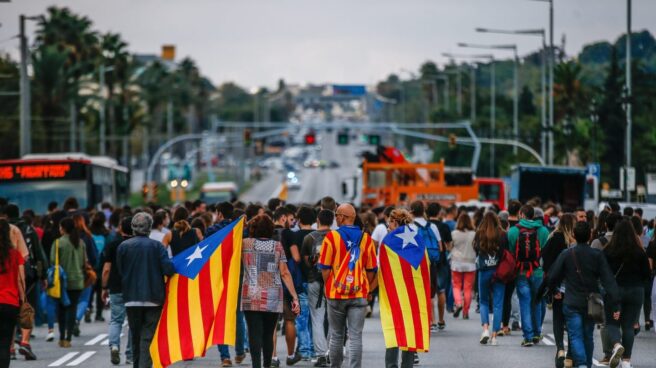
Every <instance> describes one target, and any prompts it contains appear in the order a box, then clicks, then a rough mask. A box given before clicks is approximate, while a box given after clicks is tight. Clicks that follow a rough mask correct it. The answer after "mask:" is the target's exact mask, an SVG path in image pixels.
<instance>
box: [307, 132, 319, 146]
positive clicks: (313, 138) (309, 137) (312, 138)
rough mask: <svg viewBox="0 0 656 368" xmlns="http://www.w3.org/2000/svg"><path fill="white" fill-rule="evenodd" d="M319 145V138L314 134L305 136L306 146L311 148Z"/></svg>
mask: <svg viewBox="0 0 656 368" xmlns="http://www.w3.org/2000/svg"><path fill="white" fill-rule="evenodd" d="M314 144H317V136H316V135H315V134H314V133H308V134H306V135H305V145H306V146H311V145H314Z"/></svg>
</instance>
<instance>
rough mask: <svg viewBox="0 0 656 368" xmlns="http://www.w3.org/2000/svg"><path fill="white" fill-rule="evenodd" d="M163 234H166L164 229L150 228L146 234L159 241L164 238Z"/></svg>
mask: <svg viewBox="0 0 656 368" xmlns="http://www.w3.org/2000/svg"><path fill="white" fill-rule="evenodd" d="M164 235H166V233H165V232H164V231H162V230H158V229H152V230H150V235H148V237H149V238H151V239H153V240H157V241H158V242H160V243H161V242H162V239H164Z"/></svg>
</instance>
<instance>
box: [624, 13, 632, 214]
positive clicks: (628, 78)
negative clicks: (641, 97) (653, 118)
mask: <svg viewBox="0 0 656 368" xmlns="http://www.w3.org/2000/svg"><path fill="white" fill-rule="evenodd" d="M631 98H632V96H631V0H626V143H625V146H626V168H625V169H624V176H625V177H624V188H625V190H626V201H627V202H631V191H630V190H629V181H628V176H629V175H628V173H629V168H630V167H631V128H632V123H633V122H632V116H631Z"/></svg>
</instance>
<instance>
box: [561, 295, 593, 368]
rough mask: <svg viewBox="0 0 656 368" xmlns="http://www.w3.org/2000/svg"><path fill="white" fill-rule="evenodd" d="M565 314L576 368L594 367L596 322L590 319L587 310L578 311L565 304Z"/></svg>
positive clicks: (570, 347)
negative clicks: (593, 354)
mask: <svg viewBox="0 0 656 368" xmlns="http://www.w3.org/2000/svg"><path fill="white" fill-rule="evenodd" d="M563 314H564V315H565V323H566V324H567V336H568V337H569V349H570V351H571V353H572V358H573V360H574V367H588V368H590V367H592V353H593V352H594V339H593V336H592V334H593V333H594V322H593V321H592V320H591V319H590V318H589V317H588V314H587V311H586V310H585V308H583V309H581V310H578V309H576V308H573V307H570V306H568V305H567V304H563Z"/></svg>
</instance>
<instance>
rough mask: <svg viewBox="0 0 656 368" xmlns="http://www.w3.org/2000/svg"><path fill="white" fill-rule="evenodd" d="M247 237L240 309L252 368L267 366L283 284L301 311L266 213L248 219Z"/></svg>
mask: <svg viewBox="0 0 656 368" xmlns="http://www.w3.org/2000/svg"><path fill="white" fill-rule="evenodd" d="M248 234H249V238H246V239H244V241H243V245H242V263H243V270H244V275H243V280H242V293H241V310H242V311H243V312H244V315H245V317H246V324H247V325H248V341H249V344H250V351H251V361H252V366H253V368H260V367H262V366H264V367H270V366H271V358H272V356H273V350H274V343H273V338H274V331H275V328H276V323H277V322H278V316H279V315H280V313H282V309H283V290H282V283H284V284H285V286H286V287H287V290H288V291H289V294H290V295H291V298H292V306H291V309H292V312H293V313H294V314H295V315H298V314H299V313H300V306H299V301H298V295H297V294H296V290H295V288H294V281H293V280H292V275H291V274H290V272H289V269H288V268H287V259H286V257H285V252H284V250H283V249H282V245H281V244H280V242H279V241H276V240H273V239H272V237H273V221H271V218H270V217H268V216H266V215H258V216H255V217H254V218H253V219H252V220H251V221H250V222H249V229H248Z"/></svg>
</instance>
